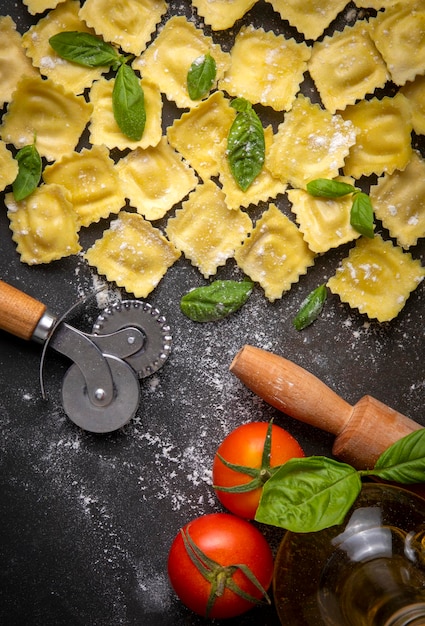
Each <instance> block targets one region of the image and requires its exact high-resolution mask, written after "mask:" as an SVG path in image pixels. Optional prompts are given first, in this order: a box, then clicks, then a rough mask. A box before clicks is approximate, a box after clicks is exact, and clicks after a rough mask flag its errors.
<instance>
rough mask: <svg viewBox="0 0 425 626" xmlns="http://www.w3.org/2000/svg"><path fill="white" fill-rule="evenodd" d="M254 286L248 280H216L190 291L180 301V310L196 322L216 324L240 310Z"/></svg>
mask: <svg viewBox="0 0 425 626" xmlns="http://www.w3.org/2000/svg"><path fill="white" fill-rule="evenodd" d="M253 286H254V284H253V283H252V282H251V281H248V280H243V281H242V282H238V281H234V280H216V281H214V282H212V283H211V284H210V285H207V286H205V287H197V288H196V289H192V290H191V291H189V292H188V293H187V294H186V295H184V296H183V297H182V299H181V300H180V308H181V310H182V312H183V313H184V315H186V316H187V317H189V318H190V319H191V320H193V321H195V322H214V321H217V320H220V319H223V318H224V317H226V316H227V315H230V314H231V313H234V312H235V311H237V310H238V309H240V308H241V307H242V306H243V305H244V304H245V302H246V301H247V300H248V298H249V296H250V295H251V292H252V289H253Z"/></svg>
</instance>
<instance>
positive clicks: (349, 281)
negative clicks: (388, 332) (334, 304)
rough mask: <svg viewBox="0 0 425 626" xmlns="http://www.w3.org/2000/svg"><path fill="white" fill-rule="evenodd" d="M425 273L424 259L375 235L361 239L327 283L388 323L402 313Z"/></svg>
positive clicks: (345, 298) (346, 299) (348, 300)
mask: <svg viewBox="0 0 425 626" xmlns="http://www.w3.org/2000/svg"><path fill="white" fill-rule="evenodd" d="M424 276H425V268H423V267H422V266H421V263H420V261H416V260H414V259H413V258H412V256H411V255H410V254H409V253H407V252H403V251H402V249H401V248H398V247H395V246H393V244H392V243H391V241H384V240H383V239H382V238H381V237H380V236H379V235H375V237H374V238H373V239H368V238H366V237H361V238H360V239H359V240H358V241H357V243H356V246H355V247H354V248H352V249H351V250H350V253H349V255H348V257H346V258H345V259H344V260H343V261H342V264H341V266H340V267H339V268H338V269H337V271H336V274H335V275H334V276H332V277H331V278H330V279H329V280H328V283H327V284H328V287H329V289H330V290H331V291H332V293H335V294H337V295H339V297H340V298H341V300H342V301H343V302H346V303H348V304H349V305H350V306H351V307H352V308H355V309H358V310H359V312H360V313H363V314H366V315H367V316H368V317H369V318H376V319H377V320H378V321H379V322H388V321H390V320H392V319H393V318H394V317H396V316H397V315H398V314H399V313H400V311H401V310H402V308H403V306H404V304H405V302H406V300H407V298H408V297H409V295H410V293H411V292H412V291H413V290H414V289H416V287H417V286H418V285H419V283H420V282H421V281H422V280H423V278H424Z"/></svg>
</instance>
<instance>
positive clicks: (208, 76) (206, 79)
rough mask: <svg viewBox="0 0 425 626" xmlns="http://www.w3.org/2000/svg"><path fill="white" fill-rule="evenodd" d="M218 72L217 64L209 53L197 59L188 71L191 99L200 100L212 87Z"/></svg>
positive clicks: (188, 88) (188, 87) (188, 86)
mask: <svg viewBox="0 0 425 626" xmlns="http://www.w3.org/2000/svg"><path fill="white" fill-rule="evenodd" d="M216 74H217V65H216V62H215V60H214V58H213V57H212V56H211V55H210V54H209V53H207V54H203V55H201V56H199V57H198V58H197V59H195V60H194V61H193V63H192V65H191V66H190V68H189V71H188V73H187V90H188V92H189V97H190V98H191V100H200V99H201V98H203V97H204V96H205V95H206V94H207V93H208V92H209V91H210V89H211V87H212V86H213V84H214V81H215V77H216Z"/></svg>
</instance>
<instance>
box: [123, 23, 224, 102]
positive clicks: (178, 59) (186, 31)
mask: <svg viewBox="0 0 425 626" xmlns="http://www.w3.org/2000/svg"><path fill="white" fill-rule="evenodd" d="M207 53H209V54H211V56H212V57H213V58H214V60H215V63H216V68H217V73H216V79H215V82H217V80H219V79H220V78H221V77H222V76H223V74H224V72H225V70H226V69H227V68H228V67H229V65H230V57H229V55H228V54H227V53H226V52H223V51H222V49H221V48H220V46H219V45H218V44H215V43H214V42H213V40H212V39H211V38H210V37H207V36H206V35H204V33H203V32H202V30H200V29H198V28H196V27H195V26H194V25H193V24H192V23H191V22H189V21H188V20H186V18H184V17H172V18H171V19H169V20H168V22H167V23H166V25H165V26H164V28H163V29H162V30H161V32H160V33H159V35H158V37H157V38H156V39H155V41H154V42H153V44H152V45H151V46H149V48H148V49H147V50H146V52H144V54H143V55H142V56H141V57H139V58H138V59H136V60H135V61H134V62H133V68H134V69H137V70H139V71H140V72H141V74H142V76H144V77H145V78H149V79H150V80H151V81H152V82H153V83H155V84H157V85H158V86H159V88H160V90H161V92H162V93H164V94H165V95H166V96H167V98H168V99H169V100H174V102H175V103H176V104H177V106H178V107H180V108H181V109H184V108H190V107H193V106H195V105H196V104H198V102H197V101H193V100H191V99H190V97H189V94H188V90H187V73H188V71H189V68H190V66H191V65H192V63H193V62H194V61H195V59H197V58H199V57H201V56H202V55H205V54H207Z"/></svg>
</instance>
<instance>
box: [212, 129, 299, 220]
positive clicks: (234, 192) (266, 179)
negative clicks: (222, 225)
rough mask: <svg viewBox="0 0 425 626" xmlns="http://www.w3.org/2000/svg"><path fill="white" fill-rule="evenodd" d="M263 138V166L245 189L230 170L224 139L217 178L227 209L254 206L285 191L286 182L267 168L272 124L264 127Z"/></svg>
mask: <svg viewBox="0 0 425 626" xmlns="http://www.w3.org/2000/svg"><path fill="white" fill-rule="evenodd" d="M264 139H265V144H266V154H265V161H264V167H263V169H262V170H261V172H260V173H259V174H258V176H257V177H256V178H255V180H254V181H253V182H252V183H251V185H250V186H249V187H248V189H247V190H246V191H242V189H241V188H240V187H239V185H238V184H237V182H236V181H235V179H234V177H233V174H232V172H231V171H230V167H229V161H228V158H227V156H226V146H227V141H226V140H225V145H223V151H222V154H223V156H222V159H221V164H220V174H219V179H220V183H221V186H222V190H223V193H224V195H225V197H226V204H227V206H228V207H229V209H239V208H240V207H245V208H248V207H249V206H250V205H254V206H255V205H258V204H259V203H260V202H262V201H263V202H266V201H267V200H271V199H274V198H276V197H277V196H278V195H279V194H283V193H284V192H285V190H286V188H287V185H286V183H283V182H282V181H281V180H279V178H275V177H274V176H272V175H271V174H270V172H269V170H268V168H267V163H268V158H269V157H268V155H269V151H270V147H271V145H272V143H273V128H272V126H268V127H267V128H265V129H264Z"/></svg>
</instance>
